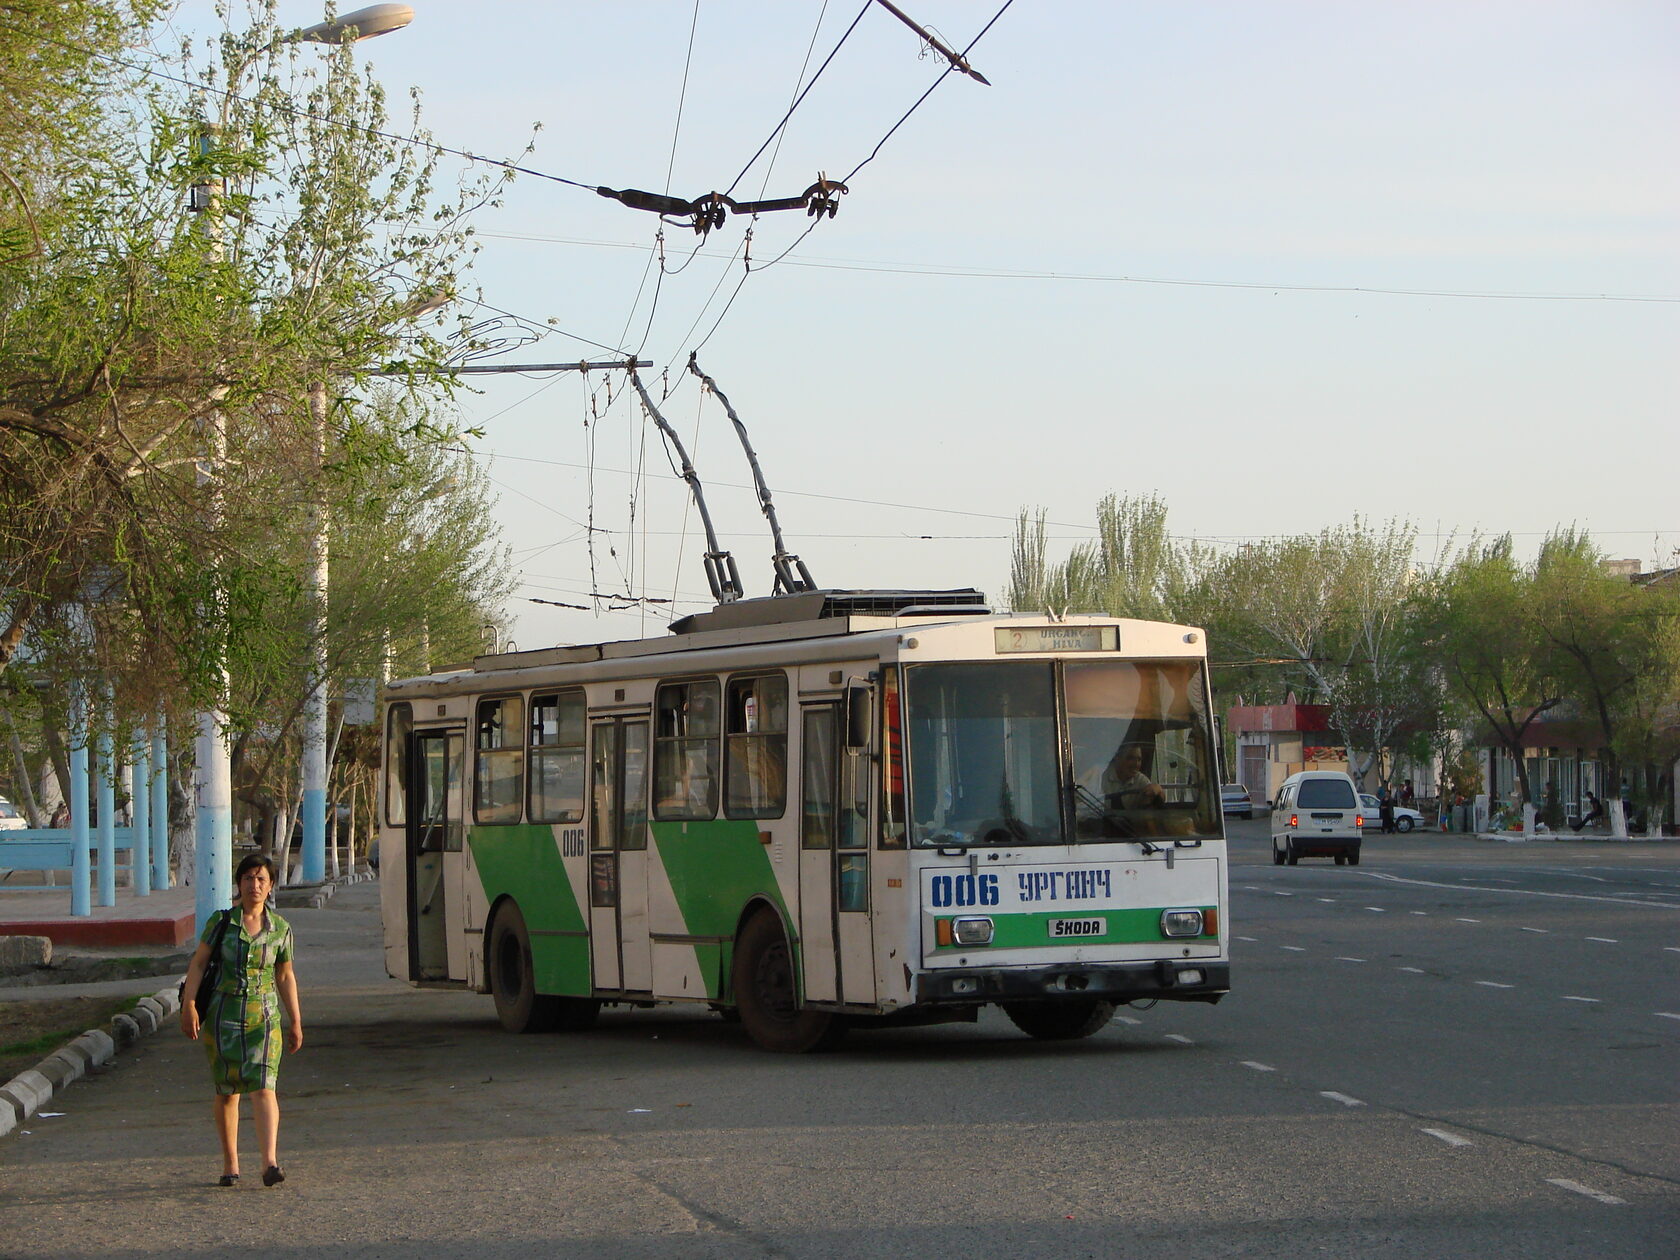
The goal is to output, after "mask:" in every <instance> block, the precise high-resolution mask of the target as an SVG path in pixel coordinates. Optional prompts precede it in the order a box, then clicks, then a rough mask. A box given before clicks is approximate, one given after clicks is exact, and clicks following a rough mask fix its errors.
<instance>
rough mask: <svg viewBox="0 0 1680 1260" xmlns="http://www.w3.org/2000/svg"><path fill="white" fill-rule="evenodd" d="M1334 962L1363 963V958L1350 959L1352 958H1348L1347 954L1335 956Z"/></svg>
mask: <svg viewBox="0 0 1680 1260" xmlns="http://www.w3.org/2000/svg"><path fill="white" fill-rule="evenodd" d="M1336 961H1337V962H1364V961H1365V960H1364V959H1363V958H1352V957H1349V956H1348V955H1347V954H1337V955H1336Z"/></svg>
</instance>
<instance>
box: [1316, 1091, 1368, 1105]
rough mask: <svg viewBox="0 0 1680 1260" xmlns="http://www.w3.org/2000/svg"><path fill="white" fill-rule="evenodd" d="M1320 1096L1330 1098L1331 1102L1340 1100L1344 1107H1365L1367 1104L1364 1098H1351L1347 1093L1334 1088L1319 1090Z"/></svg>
mask: <svg viewBox="0 0 1680 1260" xmlns="http://www.w3.org/2000/svg"><path fill="white" fill-rule="evenodd" d="M1318 1096H1319V1097H1320V1098H1328V1099H1329V1100H1330V1101H1331V1102H1339V1103H1341V1104H1342V1106H1344V1107H1363V1106H1364V1105H1365V1101H1364V1099H1362V1098H1350V1097H1348V1095H1346V1094H1338V1093H1337V1092H1336V1091H1335V1090H1333V1089H1321V1090H1319V1091H1318Z"/></svg>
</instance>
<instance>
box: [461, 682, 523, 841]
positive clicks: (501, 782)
mask: <svg viewBox="0 0 1680 1260" xmlns="http://www.w3.org/2000/svg"><path fill="white" fill-rule="evenodd" d="M473 729H474V732H475V734H474V741H473V742H474V747H475V749H476V754H477V755H476V756H475V758H474V778H473V819H474V821H476V822H481V823H516V822H518V821H519V815H520V809H521V806H522V805H523V803H524V797H525V705H524V702H523V701H522V700H521V699H520V697H518V696H501V697H498V698H497V699H494V700H480V701H479V702H478V720H477V721H476V722H475V723H474V724H473Z"/></svg>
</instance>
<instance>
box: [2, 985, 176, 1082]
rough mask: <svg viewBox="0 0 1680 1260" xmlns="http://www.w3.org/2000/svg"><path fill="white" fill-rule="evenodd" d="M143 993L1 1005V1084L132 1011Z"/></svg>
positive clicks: (52, 999) (16, 1002)
mask: <svg viewBox="0 0 1680 1260" xmlns="http://www.w3.org/2000/svg"><path fill="white" fill-rule="evenodd" d="M143 996H144V994H138V993H137V994H134V995H133V996H131V997H78V998H49V999H47V1000H45V1001H39V1002H35V1001H15V1002H6V1003H4V1004H0V1084H4V1083H5V1082H6V1081H9V1080H11V1079H12V1077H14V1076H16V1075H17V1074H18V1073H19V1072H23V1071H27V1070H28V1069H29V1068H32V1067H34V1066H35V1065H36V1064H37V1063H39V1062H40V1061H41V1060H42V1059H44V1058H46V1057H47V1056H48V1055H49V1054H51V1053H52V1052H53V1051H54V1050H57V1049H58V1048H59V1047H60V1046H62V1045H64V1044H65V1042H68V1041H74V1040H75V1039H76V1038H77V1037H79V1036H81V1035H82V1034H83V1033H85V1032H86V1031H87V1030H88V1029H90V1028H102V1027H103V1026H104V1025H106V1024H108V1023H110V1022H111V1016H113V1015H120V1014H122V1013H123V1012H124V1011H131V1010H133V1009H134V1007H135V1005H136V1004H137V1003H138V1002H139V1001H140V999H141V997H143Z"/></svg>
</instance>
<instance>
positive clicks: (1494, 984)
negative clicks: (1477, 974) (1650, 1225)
mask: <svg viewBox="0 0 1680 1260" xmlns="http://www.w3.org/2000/svg"><path fill="white" fill-rule="evenodd" d="M1476 983H1477V984H1479V985H1481V986H1482V987H1483V988H1484V989H1514V988H1516V987H1517V986H1516V985H1514V984H1500V983H1499V981H1497V980H1478V981H1476Z"/></svg>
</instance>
